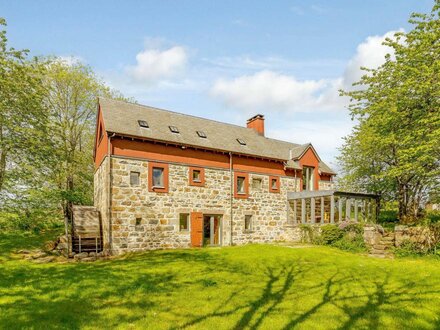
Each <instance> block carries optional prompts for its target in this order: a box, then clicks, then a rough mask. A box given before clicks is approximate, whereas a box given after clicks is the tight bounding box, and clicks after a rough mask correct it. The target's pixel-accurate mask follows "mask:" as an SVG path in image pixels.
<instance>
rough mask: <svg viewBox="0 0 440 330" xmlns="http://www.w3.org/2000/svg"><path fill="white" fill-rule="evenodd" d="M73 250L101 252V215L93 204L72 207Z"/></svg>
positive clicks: (77, 251)
mask: <svg viewBox="0 0 440 330" xmlns="http://www.w3.org/2000/svg"><path fill="white" fill-rule="evenodd" d="M72 213H73V222H72V251H73V252H75V253H80V252H101V251H102V225H101V215H100V213H99V211H98V210H97V209H96V208H95V207H93V206H79V205H75V206H73V208H72Z"/></svg>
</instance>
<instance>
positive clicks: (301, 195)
mask: <svg viewBox="0 0 440 330" xmlns="http://www.w3.org/2000/svg"><path fill="white" fill-rule="evenodd" d="M377 198H378V196H376V195H373V194H362V193H351V192H343V191H336V190H320V191H301V192H288V193H287V219H288V223H289V224H290V225H299V224H325V223H339V222H342V221H347V220H351V221H357V222H376V217H377Z"/></svg>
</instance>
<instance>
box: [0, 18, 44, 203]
mask: <svg viewBox="0 0 440 330" xmlns="http://www.w3.org/2000/svg"><path fill="white" fill-rule="evenodd" d="M0 28H1V30H0V197H1V196H3V198H2V199H0V201H1V200H4V198H5V197H4V196H5V195H9V194H13V192H12V191H11V189H12V188H17V187H19V186H21V185H25V186H28V185H29V184H30V182H31V181H32V179H33V169H35V168H36V167H37V166H38V165H39V164H40V163H41V162H42V161H43V160H44V153H42V152H41V150H40V149H39V147H40V145H41V141H42V140H45V139H46V136H47V134H46V130H45V128H46V123H47V120H48V118H47V112H46V111H45V110H44V104H43V102H42V100H43V97H44V95H45V89H44V87H43V84H42V77H43V75H44V70H45V66H44V64H43V63H41V62H39V61H37V60H36V59H33V60H28V51H27V50H16V49H14V48H9V47H8V39H7V36H6V29H5V28H6V21H5V20H4V19H3V18H0ZM43 144H45V143H43ZM29 164H32V166H29ZM0 206H1V204H0Z"/></svg>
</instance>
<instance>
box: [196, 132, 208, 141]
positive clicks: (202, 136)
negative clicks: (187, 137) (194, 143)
mask: <svg viewBox="0 0 440 330" xmlns="http://www.w3.org/2000/svg"><path fill="white" fill-rule="evenodd" d="M197 135H198V136H199V137H201V138H203V139H206V134H205V132H203V131H197Z"/></svg>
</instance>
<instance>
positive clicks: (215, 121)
mask: <svg viewBox="0 0 440 330" xmlns="http://www.w3.org/2000/svg"><path fill="white" fill-rule="evenodd" d="M98 99H104V100H109V101H112V102H115V101H116V102H121V103H127V104H131V105H136V106H138V107H141V108H147V109H148V108H150V109H153V110H158V111H165V112H169V113H173V114H176V115H182V116H187V117H191V118H197V119H202V120H209V121H212V122H214V123H218V124H222V125H230V126H234V127H239V128H244V129H246V130H248V129H249V130H253V129H252V128H248V127H245V126H241V125H237V124H231V123H226V122H223V121H219V120H215V119H210V118H204V117H200V116H194V115H190V114H187V113H182V112H177V111H173V110H168V109H162V108H157V107H153V106H150V105H144V104H139V103H134V102H128V101H122V100H115V99H111V98H108V97H102V96H100V97H98ZM255 134H257V133H255ZM267 139H269V138H267ZM273 140H275V139H273ZM279 141H281V140H279ZM283 142H288V141H283ZM288 143H290V142H288Z"/></svg>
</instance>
